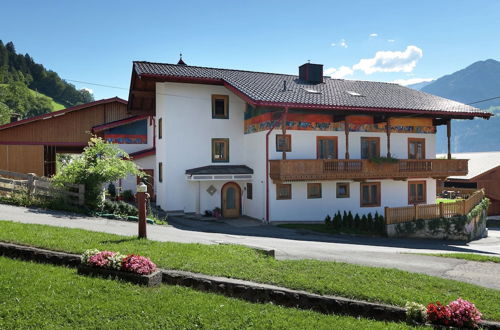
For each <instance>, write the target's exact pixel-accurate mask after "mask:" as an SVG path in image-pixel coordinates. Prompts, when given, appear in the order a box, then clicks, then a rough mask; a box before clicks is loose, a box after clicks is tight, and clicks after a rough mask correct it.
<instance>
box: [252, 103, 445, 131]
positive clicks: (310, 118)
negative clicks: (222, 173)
mask: <svg viewBox="0 0 500 330" xmlns="http://www.w3.org/2000/svg"><path fill="white" fill-rule="evenodd" d="M276 114H277V112H275V111H274V112H272V111H271V110H268V109H261V108H253V107H251V106H248V107H247V109H246V111H245V134H249V133H256V132H260V131H267V130H269V129H270V128H271V127H272V126H273V124H274V122H275V121H276V120H277V119H278V118H277V116H276ZM347 121H348V122H349V131H350V132H380V133H383V132H385V131H386V123H374V122H373V117H372V116H366V115H359V116H347ZM344 125H345V123H344V122H343V121H342V122H337V123H335V122H333V116H332V115H331V114H325V113H318V112H314V113H312V112H310V111H304V110H302V111H301V110H291V111H289V113H288V114H287V118H286V126H287V129H289V130H302V131H344ZM277 127H279V128H280V127H281V125H280V124H279V125H278V126H277ZM390 130H391V133H423V134H434V133H436V127H435V126H433V125H432V119H431V118H391V120H390Z"/></svg>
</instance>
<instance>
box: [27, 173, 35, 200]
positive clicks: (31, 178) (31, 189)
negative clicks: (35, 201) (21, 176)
mask: <svg viewBox="0 0 500 330" xmlns="http://www.w3.org/2000/svg"><path fill="white" fill-rule="evenodd" d="M35 178H36V174H35V173H28V182H27V188H28V199H31V197H32V196H33V193H34V192H35Z"/></svg>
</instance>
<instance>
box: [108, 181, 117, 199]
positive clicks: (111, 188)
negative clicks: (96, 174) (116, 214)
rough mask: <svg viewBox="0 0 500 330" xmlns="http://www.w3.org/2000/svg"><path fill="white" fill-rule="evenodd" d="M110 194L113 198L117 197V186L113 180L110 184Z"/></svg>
mask: <svg viewBox="0 0 500 330" xmlns="http://www.w3.org/2000/svg"><path fill="white" fill-rule="evenodd" d="M108 194H109V196H110V197H112V198H115V197H116V186H115V184H114V183H113V182H111V183H110V184H109V185H108Z"/></svg>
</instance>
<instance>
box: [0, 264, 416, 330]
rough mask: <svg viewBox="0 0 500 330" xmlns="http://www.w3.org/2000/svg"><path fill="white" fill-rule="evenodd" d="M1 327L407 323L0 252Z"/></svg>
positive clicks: (363, 326)
mask: <svg viewBox="0 0 500 330" xmlns="http://www.w3.org/2000/svg"><path fill="white" fill-rule="evenodd" d="M0 269H1V270H2V271H1V272H0V329H39V328H51V329H53V328H67V329H87V328H93V329H150V328H155V329H158V328H165V329H203V328H205V329H248V328H252V329H333V328H336V329H406V328H408V326H407V325H405V324H402V323H388V322H378V321H372V320H368V319H360V320H358V319H356V318H353V317H346V316H337V315H323V314H319V313H315V312H311V311H302V310H297V309H293V308H284V307H280V306H275V305H272V304H252V303H248V302H244V301H241V300H238V299H232V298H227V297H224V296H220V295H216V294H210V293H202V292H198V291H195V290H193V289H189V288H184V287H178V286H167V285H162V286H161V287H159V288H146V287H141V286H136V285H132V284H130V283H125V282H121V281H113V280H107V279H100V278H92V277H86V276H80V275H77V274H76V270H75V269H71V268H66V267H58V266H52V265H44V264H37V263H32V262H25V261H18V260H12V259H7V258H3V257H0Z"/></svg>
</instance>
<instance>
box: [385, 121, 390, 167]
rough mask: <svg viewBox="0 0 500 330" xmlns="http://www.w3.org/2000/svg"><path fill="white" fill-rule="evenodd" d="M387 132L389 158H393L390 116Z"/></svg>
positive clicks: (386, 126)
mask: <svg viewBox="0 0 500 330" xmlns="http://www.w3.org/2000/svg"><path fill="white" fill-rule="evenodd" d="M385 132H386V133H387V158H391V126H390V125H389V118H387V123H386V125H385Z"/></svg>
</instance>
